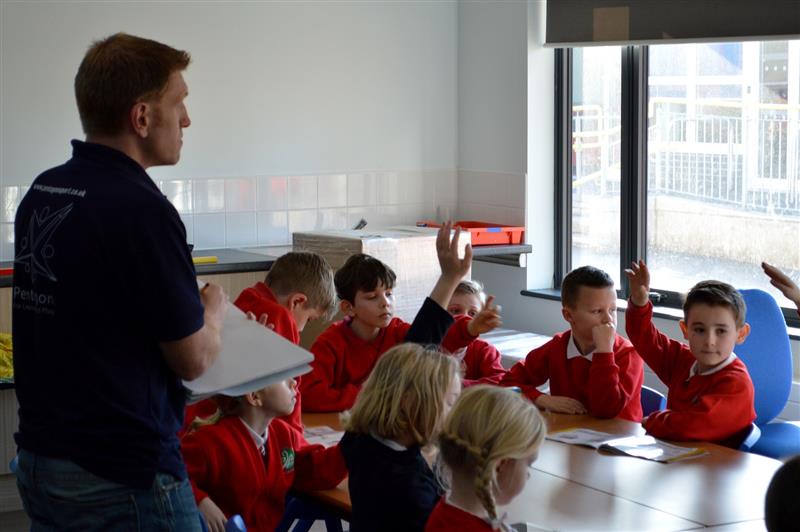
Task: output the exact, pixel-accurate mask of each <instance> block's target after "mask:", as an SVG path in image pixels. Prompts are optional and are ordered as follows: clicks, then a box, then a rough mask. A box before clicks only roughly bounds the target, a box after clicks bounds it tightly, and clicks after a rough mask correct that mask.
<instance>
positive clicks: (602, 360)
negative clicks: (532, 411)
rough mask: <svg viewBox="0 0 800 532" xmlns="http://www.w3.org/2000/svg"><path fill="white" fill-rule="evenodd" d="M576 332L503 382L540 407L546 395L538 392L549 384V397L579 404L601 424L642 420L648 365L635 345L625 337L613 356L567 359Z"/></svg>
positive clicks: (555, 340)
mask: <svg viewBox="0 0 800 532" xmlns="http://www.w3.org/2000/svg"><path fill="white" fill-rule="evenodd" d="M568 342H572V331H571V330H567V331H564V332H563V333H561V334H557V335H555V336H554V337H553V339H552V340H550V341H549V342H547V343H546V344H544V345H543V346H541V347H538V348H536V349H534V350H533V351H531V352H530V353H528V356H527V357H525V361H524V362H517V363H516V364H514V366H512V367H511V369H510V370H509V371H508V373H507V374H506V376H505V377H504V378H503V381H502V382H501V385H502V386H519V387H520V388H522V393H524V394H525V395H526V396H528V397H529V398H530V400H531V401H535V400H536V398H537V397H539V396H540V395H543V394H542V392H540V391H539V390H537V389H536V387H537V386H541V385H542V384H544V383H545V382H547V381H548V379H549V380H550V395H561V396H566V397H571V398H573V399H575V400H577V401H580V402H581V404H583V405H584V406H585V407H586V409H587V410H588V411H589V414H590V415H592V416H595V417H599V418H612V417H621V418H623V419H628V420H630V421H635V422H637V423H638V422H640V421H641V420H642V401H641V392H642V382H644V370H643V368H644V364H643V363H642V359H641V358H640V357H639V355H638V354H637V353H636V350H635V349H634V347H633V345H631V343H630V342H629V341H628V340H626V339H625V338H623V337H622V336H620V335H616V338H614V352H613V353H598V352H594V353H592V358H591V360H589V358H588V357H584V356H575V357H572V358H567V347H568Z"/></svg>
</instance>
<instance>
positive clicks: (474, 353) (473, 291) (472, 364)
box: [447, 279, 506, 388]
mask: <svg viewBox="0 0 800 532" xmlns="http://www.w3.org/2000/svg"><path fill="white" fill-rule="evenodd" d="M493 300H494V298H493V297H491V296H489V297H488V298H487V297H486V293H485V292H484V290H483V285H482V284H481V283H480V282H479V281H476V280H475V279H471V280H467V279H465V280H463V281H461V282H460V283H458V286H457V287H456V289H455V292H454V293H453V297H451V298H450V303H449V304H448V305H447V311H448V312H449V313H450V314H452V315H453V316H455V317H458V316H469V317H470V318H474V317H475V316H477V315H478V314H479V313H480V312H481V310H482V309H483V308H485V307H492V306H493V305H492V302H493ZM454 355H455V356H456V357H457V358H458V359H460V360H461V361H462V362H463V364H464V368H463V369H464V379H463V381H462V383H463V385H464V387H465V388H466V387H469V386H472V385H474V384H481V383H482V384H499V383H500V380H501V379H502V378H503V376H504V375H505V374H506V370H505V368H504V367H503V365H502V363H501V357H500V352H499V351H498V350H497V349H495V348H494V346H492V345H491V344H489V343H488V342H485V341H483V340H481V339H480V338H476V339H475V340H473V341H472V342H470V343H469V345H468V346H467V347H465V348H461V349H459V350H458V351H456V352H455V353H454Z"/></svg>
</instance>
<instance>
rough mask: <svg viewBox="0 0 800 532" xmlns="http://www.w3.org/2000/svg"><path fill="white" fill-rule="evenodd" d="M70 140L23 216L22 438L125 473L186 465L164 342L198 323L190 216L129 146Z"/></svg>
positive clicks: (98, 470)
mask: <svg viewBox="0 0 800 532" xmlns="http://www.w3.org/2000/svg"><path fill="white" fill-rule="evenodd" d="M72 146H73V154H72V159H70V160H69V161H67V162H66V163H65V164H63V165H61V166H58V167H56V168H52V169H50V170H48V171H46V172H44V173H43V174H41V175H40V176H39V177H37V178H36V180H35V181H34V182H33V184H32V185H31V188H30V190H29V191H28V193H27V194H26V195H25V197H24V198H23V200H22V203H21V204H20V206H19V209H18V210H17V215H16V220H15V224H14V251H15V259H14V286H13V289H12V295H13V321H12V325H13V338H14V377H15V382H16V392H17V399H18V400H19V420H20V423H19V432H18V433H17V434H15V438H16V441H17V444H18V445H19V446H20V447H22V448H23V449H26V450H28V451H31V452H34V453H37V454H40V455H44V456H49V457H53V458H63V459H68V460H72V461H73V462H75V463H77V464H78V465H80V466H81V467H83V468H85V469H87V470H89V471H90V472H92V473H94V474H96V475H98V476H100V477H103V478H105V479H108V480H112V481H115V482H119V483H122V484H126V485H129V486H134V487H149V486H151V485H152V483H153V480H154V478H155V474H156V472H164V473H170V474H172V475H174V476H176V477H178V478H185V477H186V469H185V467H184V465H183V460H182V458H181V455H180V447H179V442H178V439H177V436H176V432H177V431H178V428H179V426H180V423H181V422H182V421H183V410H184V392H183V388H182V386H181V381H180V379H179V378H178V377H177V376H176V375H175V373H174V372H173V371H172V370H171V369H170V368H169V367H168V366H167V364H166V361H165V358H164V356H163V354H162V353H161V351H160V349H159V342H164V341H171V340H179V339H181V338H185V337H186V336H189V335H191V334H192V333H194V332H196V331H198V330H199V329H200V328H201V327H202V326H203V306H202V303H201V301H200V297H199V294H198V290H197V282H196V280H195V269H194V265H193V264H192V259H191V255H190V253H189V249H188V246H187V245H186V229H185V228H184V226H183V223H182V222H181V219H180V217H179V216H178V213H177V211H176V210H175V208H174V207H173V206H172V204H170V202H169V201H168V200H167V198H166V197H165V196H164V195H163V194H161V192H160V191H159V189H158V187H157V186H156V185H155V183H153V181H152V180H151V179H150V177H149V176H148V175H147V173H146V172H145V170H144V169H143V168H142V167H141V166H140V165H139V164H138V163H137V162H135V161H134V160H133V159H131V158H130V157H128V156H127V155H125V154H123V153H122V152H119V151H117V150H114V149H112V148H109V147H106V146H102V145H98V144H89V143H85V142H79V141H72Z"/></svg>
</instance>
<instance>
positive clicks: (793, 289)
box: [761, 262, 800, 312]
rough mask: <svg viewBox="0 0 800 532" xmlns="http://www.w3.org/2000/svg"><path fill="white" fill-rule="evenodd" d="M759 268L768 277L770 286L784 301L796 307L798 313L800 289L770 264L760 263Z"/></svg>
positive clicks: (799, 308) (799, 310) (799, 309)
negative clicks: (790, 302)
mask: <svg viewBox="0 0 800 532" xmlns="http://www.w3.org/2000/svg"><path fill="white" fill-rule="evenodd" d="M761 267H762V268H763V269H764V273H766V274H767V277H769V282H770V284H771V285H772V286H774V287H775V288H777V289H778V290H780V291H781V293H782V294H783V295H784V297H786V299H789V300H791V301H792V302H793V303H794V304H795V306H796V307H797V312H800V288H798V287H797V285H796V284H795V282H794V281H792V279H791V278H790V277H789V276H788V275H786V274H785V273H783V272H782V271H780V270H779V269H778V268H776V267H775V266H772V265H771V264H767V263H766V262H762V263H761Z"/></svg>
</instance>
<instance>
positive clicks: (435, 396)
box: [340, 344, 461, 532]
mask: <svg viewBox="0 0 800 532" xmlns="http://www.w3.org/2000/svg"><path fill="white" fill-rule="evenodd" d="M460 392H461V375H460V370H459V363H458V361H457V360H456V359H455V358H453V357H451V356H448V355H445V354H443V353H440V352H438V351H435V350H432V349H426V348H424V347H422V346H419V345H416V344H400V345H398V346H395V347H393V348H392V349H390V350H389V351H387V352H386V353H384V354H383V355H382V356H381V358H380V359H378V363H377V364H376V365H375V368H374V369H373V370H372V373H371V374H370V376H369V377H368V378H367V380H366V381H365V383H364V387H363V388H362V389H361V392H360V393H359V395H358V397H357V399H356V402H355V405H354V406H353V408H352V409H351V410H350V411H349V412H346V413H345V414H344V415H343V416H342V423H343V425H344V428H345V430H346V431H347V432H346V433H345V435H344V437H343V438H342V441H341V443H340V447H341V450H342V454H343V455H344V459H345V462H346V464H347V469H348V471H349V474H350V480H349V481H348V485H349V489H350V500H351V503H352V505H353V513H352V519H351V521H350V531H351V532H361V531H375V530H381V531H386V532H389V531H394V530H397V531H402V532H409V531H415V530H417V531H422V530H424V527H425V521H426V520H427V519H428V515H429V514H430V513H431V511H432V510H433V507H434V506H435V505H436V502H437V501H438V500H439V498H440V497H441V495H442V493H443V489H442V487H441V485H440V484H439V482H438V480H437V477H436V475H435V474H434V472H433V470H432V469H431V466H430V464H429V463H428V462H427V461H426V459H425V457H424V456H423V453H422V449H423V448H424V447H426V446H427V445H429V444H432V443H433V442H434V440H435V439H436V436H437V434H438V432H439V429H440V427H441V424H442V421H443V420H444V417H445V416H446V414H447V412H448V411H449V410H450V408H451V407H452V405H453V404H454V403H455V401H456V399H457V398H458V394H459V393H460Z"/></svg>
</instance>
